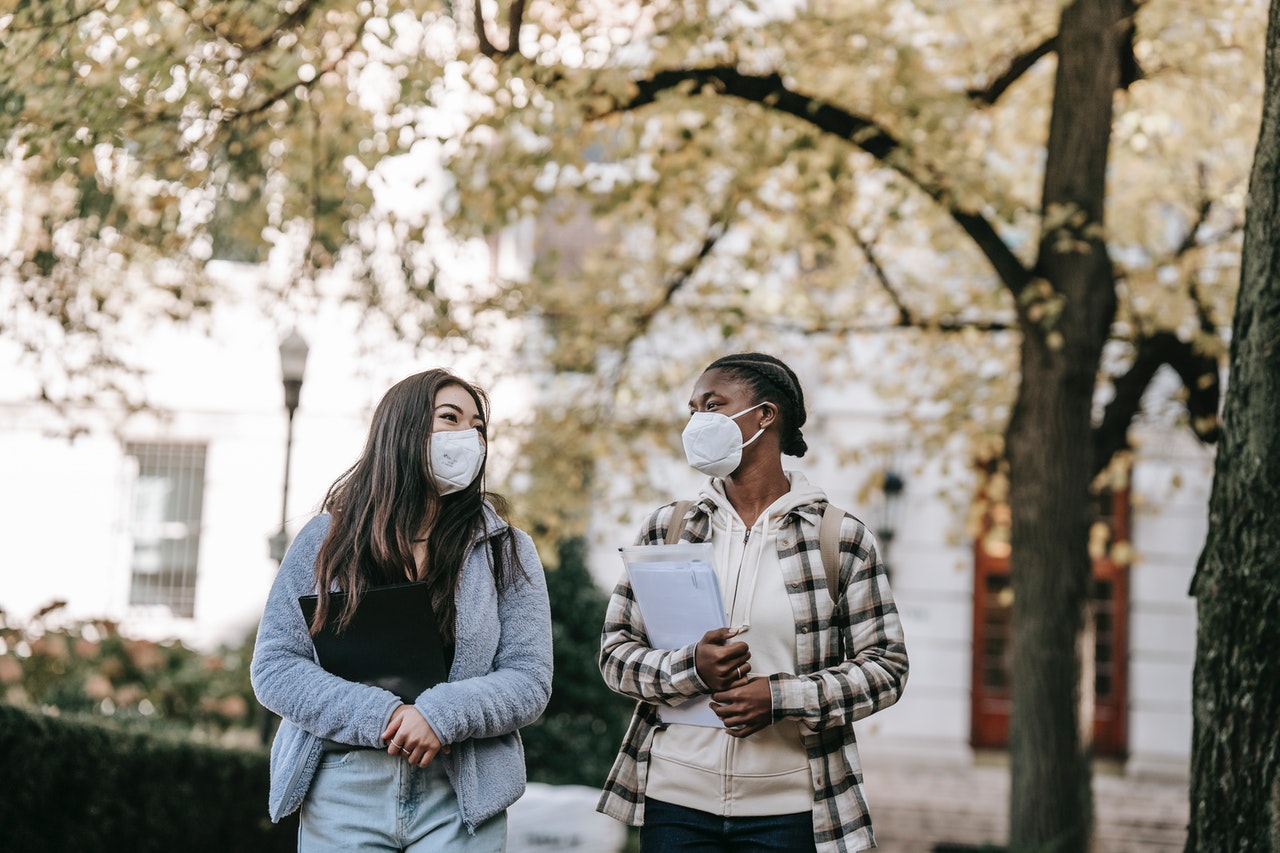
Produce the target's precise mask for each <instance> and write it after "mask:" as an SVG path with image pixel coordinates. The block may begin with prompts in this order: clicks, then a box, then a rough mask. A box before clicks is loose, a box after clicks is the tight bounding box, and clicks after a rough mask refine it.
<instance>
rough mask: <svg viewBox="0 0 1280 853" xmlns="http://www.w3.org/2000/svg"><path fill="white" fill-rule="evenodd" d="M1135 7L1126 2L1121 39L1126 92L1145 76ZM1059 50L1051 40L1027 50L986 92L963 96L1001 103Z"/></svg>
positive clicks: (1122, 84) (1121, 85) (1129, 0)
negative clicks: (1136, 40) (1135, 49)
mask: <svg viewBox="0 0 1280 853" xmlns="http://www.w3.org/2000/svg"><path fill="white" fill-rule="evenodd" d="M1137 7H1138V3H1136V2H1134V0H1127V2H1126V3H1125V18H1124V22H1123V23H1124V34H1123V36H1122V37H1121V39H1120V83H1119V88H1121V89H1128V88H1129V86H1130V85H1132V84H1133V83H1134V81H1137V80H1141V79H1142V78H1143V76H1144V74H1143V72H1142V67H1141V66H1140V65H1139V64H1138V58H1137V57H1136V56H1135V55H1134V53H1133V40H1134V38H1135V36H1136V33H1137V31H1136V28H1135V25H1134V16H1135V15H1136V14H1137ZM1057 49H1058V37H1057V36H1056V35H1054V36H1050V37H1049V38H1047V39H1045V40H1044V41H1042V42H1040V43H1039V44H1038V45H1036V46H1035V47H1033V48H1031V49H1030V50H1026V51H1023V52H1022V53H1020V54H1018V55H1017V56H1015V57H1014V58H1013V59H1011V60H1010V61H1009V67H1008V68H1006V69H1005V70H1004V72H1003V73H1002V74H1000V76H999V77H996V78H995V79H994V80H992V81H991V82H990V83H988V84H987V86H986V88H982V89H978V88H973V89H969V90H968V91H967V92H966V94H967V95H968V96H969V97H970V98H972V99H973V100H975V101H977V102H978V103H980V104H985V105H987V106H991V105H992V104H994V103H995V102H996V101H998V100H999V99H1000V96H1002V95H1003V94H1004V93H1005V92H1006V91H1007V90H1008V89H1009V87H1010V86H1012V85H1013V84H1014V83H1016V82H1018V81H1019V80H1020V79H1022V76H1023V75H1024V74H1026V73H1027V72H1028V71H1030V70H1031V69H1032V68H1034V67H1035V64H1036V63H1037V62H1039V61H1040V60H1041V59H1043V58H1044V57H1046V56H1048V55H1049V54H1050V53H1053V52H1054V51H1056V50H1057Z"/></svg>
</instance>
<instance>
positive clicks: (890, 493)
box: [875, 468, 906, 573]
mask: <svg viewBox="0 0 1280 853" xmlns="http://www.w3.org/2000/svg"><path fill="white" fill-rule="evenodd" d="M883 476H884V481H883V482H882V483H881V485H880V492H881V495H880V497H881V506H880V519H879V522H880V523H879V525H878V526H877V529H876V530H875V534H876V539H877V540H878V541H879V542H880V551H881V553H880V560H881V562H883V563H884V567H885V571H886V572H890V573H892V572H891V566H890V564H889V549H890V548H892V547H893V540H894V537H896V536H897V535H898V516H899V513H901V511H902V491H903V489H904V488H905V487H906V482H905V481H904V480H903V479H902V475H901V474H899V473H898V472H897V471H895V470H893V469H892V468H890V469H888V470H887V471H885V472H884V475H883Z"/></svg>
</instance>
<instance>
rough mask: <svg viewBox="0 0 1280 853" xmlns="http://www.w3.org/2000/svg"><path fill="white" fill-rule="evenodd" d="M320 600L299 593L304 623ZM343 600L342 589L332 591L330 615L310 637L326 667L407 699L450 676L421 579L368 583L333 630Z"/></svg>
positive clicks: (442, 646) (428, 594)
mask: <svg viewBox="0 0 1280 853" xmlns="http://www.w3.org/2000/svg"><path fill="white" fill-rule="evenodd" d="M318 601H319V598H318V596H314V595H304V596H301V597H300V598H299V599H298V604H299V605H301V607H302V615H303V616H304V617H306V620H307V625H310V624H311V619H312V617H313V616H314V615H315V612H316V605H317V602H318ZM346 603H347V594H346V593H341V592H335V593H330V595H329V618H328V619H327V620H326V621H325V626H324V627H323V628H321V629H320V630H319V631H318V632H317V633H316V634H314V635H312V637H311V640H312V642H314V643H315V647H316V657H317V658H319V660H320V665H321V666H322V667H324V668H325V669H326V670H328V671H329V672H331V673H333V674H334V675H337V676H340V677H342V678H345V679H347V680H348V681H357V682H360V683H361V684H371V685H373V686H375V687H381V688H383V689H385V690H390V691H391V692H392V693H394V694H396V695H397V696H399V697H400V700H401V701H402V702H405V703H409V704H412V703H413V700H414V699H416V698H418V694H420V693H422V691H424V690H426V689H427V688H428V687H432V686H434V685H436V684H439V683H440V682H442V681H448V680H449V669H448V666H447V665H446V663H445V647H444V641H443V640H442V639H441V637H440V630H439V629H438V628H437V627H436V617H435V613H434V611H433V610H432V608H431V593H430V592H429V591H428V590H427V585H426V583H425V582H422V581H419V582H416V583H402V584H393V585H390V586H375V587H370V588H369V589H367V590H365V592H364V596H363V597H362V598H361V599H360V603H359V604H358V605H357V606H356V613H355V616H353V617H352V618H351V622H350V623H348V625H347V627H346V628H345V629H344V630H343V631H342V633H337V632H336V631H335V630H334V623H335V622H336V621H337V615H338V614H339V613H341V612H342V608H343V607H345V606H346Z"/></svg>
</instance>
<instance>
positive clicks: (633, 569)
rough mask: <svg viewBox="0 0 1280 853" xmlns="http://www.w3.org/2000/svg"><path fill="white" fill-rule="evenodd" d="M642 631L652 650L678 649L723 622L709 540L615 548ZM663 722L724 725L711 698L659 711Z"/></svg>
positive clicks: (694, 641) (694, 700)
mask: <svg viewBox="0 0 1280 853" xmlns="http://www.w3.org/2000/svg"><path fill="white" fill-rule="evenodd" d="M619 550H620V551H621V553H622V562H623V564H624V565H625V566H626V568H627V575H628V577H629V578H630V580H631V590H632V592H633V593H634V594H635V597H636V603H637V604H639V606H640V615H641V616H642V617H643V618H644V627H645V633H646V634H647V635H648V637H649V644H650V645H651V646H652V647H653V648H655V649H679V648H683V647H684V646H687V645H690V644H691V643H696V642H697V641H698V640H700V639H702V635H703V634H705V633H706V632H707V631H710V630H712V629H714V628H723V627H725V625H726V622H725V615H724V601H723V600H722V599H721V597H720V582H719V581H718V580H717V579H716V573H715V569H714V568H713V566H712V548H711V543H709V542H704V543H701V544H696V545H695V544H690V543H680V544H678V545H636V546H632V547H629V548H621V549H619ZM659 714H660V715H661V717H662V720H663V722H666V723H686V724H689V725H696V726H715V727H723V725H724V724H723V723H721V722H720V718H719V717H717V716H716V714H715V712H714V711H712V710H711V697H710V696H697V697H694V698H692V699H690V700H689V701H687V702H684V703H681V704H680V705H672V706H663V707H662V708H661V709H660V710H659Z"/></svg>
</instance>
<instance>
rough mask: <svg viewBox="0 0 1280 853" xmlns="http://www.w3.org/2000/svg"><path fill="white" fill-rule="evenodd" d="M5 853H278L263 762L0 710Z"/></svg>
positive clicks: (288, 843)
mask: <svg viewBox="0 0 1280 853" xmlns="http://www.w3.org/2000/svg"><path fill="white" fill-rule="evenodd" d="M0 755H3V756H5V760H4V761H3V762H0V827H3V835H4V839H5V841H4V844H5V849H7V850H15V851H17V850H21V851H58V850H75V851H78V852H79V853H97V851H101V853H116V851H121V850H129V851H136V853H149V851H156V853H159V852H160V851H166V853H167V851H173V850H182V851H186V853H202V851H209V853H223V851H227V850H253V851H264V853H269V851H274V850H279V851H287V850H293V849H295V848H296V844H297V824H296V819H294V820H289V821H285V822H282V823H281V824H279V825H273V824H272V823H271V822H270V821H269V820H268V819H267V755H266V753H265V752H264V751H261V750H246V749H231V748H227V747H220V746H214V745H210V744H207V743H199V742H195V741H191V740H185V739H181V738H178V737H175V736H172V735H167V734H158V733H153V732H144V731H130V730H125V729H122V728H121V727H119V726H116V725H112V724H109V723H105V722H101V721H98V720H92V719H69V718H61V717H53V716H47V715H44V714H40V713H36V712H32V711H29V710H25V709H21V708H16V707H13V706H9V705H0Z"/></svg>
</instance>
